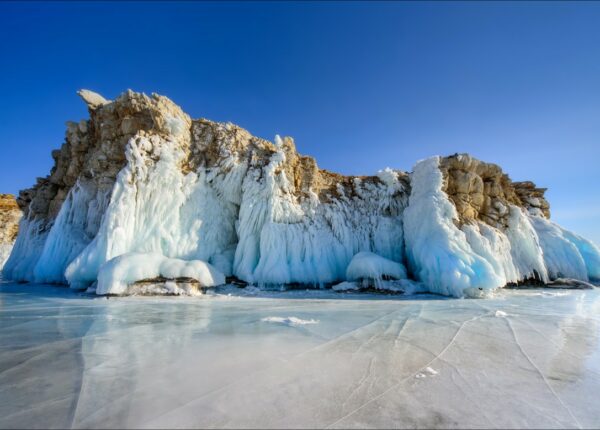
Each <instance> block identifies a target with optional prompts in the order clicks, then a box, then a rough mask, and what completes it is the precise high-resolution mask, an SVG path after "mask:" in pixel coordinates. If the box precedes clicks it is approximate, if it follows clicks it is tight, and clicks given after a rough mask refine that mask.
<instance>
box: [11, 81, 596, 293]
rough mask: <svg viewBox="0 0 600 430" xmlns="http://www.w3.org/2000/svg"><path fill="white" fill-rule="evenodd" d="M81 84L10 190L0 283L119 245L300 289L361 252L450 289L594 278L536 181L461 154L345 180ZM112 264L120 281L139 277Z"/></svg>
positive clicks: (75, 278) (94, 274)
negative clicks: (41, 173) (69, 113)
mask: <svg viewBox="0 0 600 430" xmlns="http://www.w3.org/2000/svg"><path fill="white" fill-rule="evenodd" d="M79 94H80V96H81V97H82V99H83V100H84V102H85V103H86V105H87V106H88V110H89V119H87V120H82V121H79V122H68V123H67V132H66V138H65V142H64V143H63V145H62V146H61V148H60V149H58V150H55V151H53V152H52V156H53V158H54V160H55V165H54V167H53V168H52V170H51V172H50V174H49V175H48V176H47V177H45V178H39V179H38V180H37V183H36V184H35V185H34V186H33V187H32V188H30V189H27V190H24V191H22V192H21V193H20V195H19V197H18V199H17V203H18V206H19V207H20V208H21V209H22V211H23V213H24V214H25V216H24V218H23V220H22V221H21V224H20V231H19V235H18V239H17V242H16V244H15V247H14V250H13V252H12V254H11V257H10V259H9V260H8V261H7V263H6V266H5V270H4V273H5V276H7V277H9V278H11V279H15V280H27V281H36V282H56V283H69V284H70V285H71V287H74V288H87V287H89V286H91V285H93V284H94V283H95V282H96V280H97V279H98V277H99V274H100V273H105V272H103V270H105V269H106V267H107V265H108V263H109V262H110V261H115V260H114V259H116V258H117V257H119V256H121V255H123V254H127V253H135V254H136V255H138V256H139V255H141V257H139V260H138V261H140V262H142V263H140V264H143V261H144V258H146V256H149V255H154V256H156V255H159V256H164V257H168V258H169V259H174V260H177V261H184V262H186V261H187V262H190V261H197V260H198V261H201V262H203V264H204V263H208V264H209V265H210V267H211V270H213V269H214V270H216V271H219V272H220V273H222V274H223V275H225V276H228V277H233V278H230V279H235V278H237V279H238V280H241V281H244V282H246V283H252V284H259V285H273V284H276V285H279V284H292V285H296V284H298V285H312V286H328V285H332V284H333V283H336V282H340V281H346V280H347V270H346V269H347V267H348V265H349V263H350V262H351V260H352V259H353V257H354V256H356V255H357V254H359V253H372V254H375V255H376V256H379V257H382V258H383V259H384V260H386V261H391V262H393V263H394V264H397V265H398V273H406V276H407V277H408V278H409V279H412V280H415V281H418V282H419V283H422V284H423V285H424V288H426V289H427V290H428V291H431V292H435V293H440V294H447V295H454V296H462V295H465V294H468V292H469V291H475V292H477V291H479V289H480V288H496V287H501V286H504V285H506V284H508V283H517V282H521V281H523V280H525V279H529V278H536V279H539V280H540V281H542V282H549V281H550V279H555V278H559V277H568V278H574V279H580V280H582V281H589V280H591V279H600V250H598V248H597V247H595V245H593V244H592V243H591V242H589V241H586V240H585V239H583V238H581V237H579V236H577V235H575V234H573V233H571V232H568V231H566V230H564V229H562V228H561V227H559V226H557V225H556V224H554V223H552V222H551V221H550V220H549V216H550V211H549V204H548V202H547V201H546V200H545V198H544V191H545V190H544V189H543V188H537V187H536V186H535V185H534V184H533V183H532V182H512V181H511V180H510V178H509V177H508V176H507V175H506V174H505V173H503V172H502V169H501V168H500V167H499V166H497V165H495V164H491V163H485V162H482V161H479V160H477V159H475V158H473V157H471V156H469V155H468V154H461V155H458V154H456V155H454V156H450V157H432V158H430V159H427V160H423V161H421V162H419V163H417V164H416V165H415V168H414V169H413V172H410V173H408V172H402V171H400V170H395V169H390V168H386V169H384V170H381V171H379V172H378V173H377V174H376V175H373V176H347V175H341V174H338V173H334V172H330V171H327V170H324V169H321V168H319V166H318V165H317V162H316V161H315V159H314V158H312V157H309V156H304V155H300V154H299V153H298V152H297V150H296V146H295V143H294V141H293V139H292V138H290V137H284V138H280V137H279V136H276V137H275V139H274V140H273V141H272V142H271V141H268V140H265V139H262V138H259V137H256V136H253V135H252V134H251V133H249V132H248V131H247V130H244V129H243V128H241V127H238V126H236V125H234V124H231V123H219V122H214V121H210V120H208V119H203V118H200V119H197V120H192V119H191V118H190V117H189V116H188V115H187V114H186V113H184V112H183V111H182V110H181V109H180V108H179V107H178V106H177V105H175V104H174V103H173V102H172V101H171V100H169V99H168V98H166V97H163V96H159V95H156V94H152V95H151V96H147V95H145V94H140V93H135V92H133V91H127V92H125V93H123V94H122V95H120V96H119V97H117V98H116V99H114V100H112V101H109V100H107V99H105V98H104V97H102V96H100V95H98V94H96V93H93V92H91V91H87V90H82V91H80V93H79ZM136 264H137V263H136ZM178 264H179V263H178ZM401 268H402V270H400V269H401ZM404 268H406V270H404ZM215 273H216V272H215ZM105 275H106V273H105ZM122 275H127V276H126V279H127V280H128V282H129V281H132V282H133V283H132V284H131V285H130V287H131V288H134V287H133V286H134V285H136V284H135V281H141V280H142V279H135V273H126V274H122ZM106 276H108V275H106ZM165 276H166V275H165ZM178 276H187V275H178ZM166 278H169V276H166ZM103 279H104V278H103ZM219 279H225V277H224V276H222V277H221V278H219ZM117 283H118V282H115V285H116V284H117ZM106 285H113V284H112V283H111V282H108V283H107V284H106ZM119 285H121V287H122V286H123V285H122V283H121V284H119ZM153 285H154V284H153ZM419 285H421V284H419ZM121 287H120V288H121ZM159 287H160V286H159ZM163 287H164V288H163ZM163 287H160V288H154V286H153V287H152V288H150V290H152V291H154V290H156V291H159V290H160V291H162V290H165V291H167V290H169V288H168V287H167V286H163ZM123 288H124V289H125V290H126V291H127V287H123ZM135 288H137V287H135ZM108 289H109V290H110V287H108ZM169 291H170V290H169ZM105 293H111V291H106V292H105ZM120 293H121V292H119V293H118V294H120Z"/></svg>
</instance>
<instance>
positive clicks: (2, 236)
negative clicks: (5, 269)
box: [0, 194, 23, 269]
mask: <svg viewBox="0 0 600 430" xmlns="http://www.w3.org/2000/svg"><path fill="white" fill-rule="evenodd" d="M22 215H23V213H22V212H21V209H19V206H18V205H17V201H16V200H15V196H13V195H12V194H0V269H2V266H4V262H5V261H6V259H7V258H8V256H9V254H10V251H11V250H12V247H13V244H14V243H15V240H16V239H17V233H18V232H19V220H20V219H21V216H22Z"/></svg>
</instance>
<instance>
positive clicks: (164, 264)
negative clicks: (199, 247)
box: [96, 252, 225, 294]
mask: <svg viewBox="0 0 600 430" xmlns="http://www.w3.org/2000/svg"><path fill="white" fill-rule="evenodd" d="M157 277H164V278H167V279H176V278H192V279H195V280H197V281H198V282H199V283H200V285H201V286H203V287H213V286H216V285H222V284H224V283H225V275H223V274H222V273H221V272H219V271H218V270H217V269H216V268H214V267H213V266H211V265H210V264H208V263H205V262H203V261H200V260H190V261H184V260H179V259H176V258H168V257H165V256H163V255H161V254H157V253H146V254H144V253H136V252H132V253H127V254H123V255H120V256H118V257H115V258H113V259H112V260H110V261H108V262H107V263H105V264H103V265H102V267H101V268H100V273H99V274H98V286H97V288H96V294H125V293H127V288H128V286H129V285H131V284H133V283H134V282H136V281H140V280H143V279H152V278H157Z"/></svg>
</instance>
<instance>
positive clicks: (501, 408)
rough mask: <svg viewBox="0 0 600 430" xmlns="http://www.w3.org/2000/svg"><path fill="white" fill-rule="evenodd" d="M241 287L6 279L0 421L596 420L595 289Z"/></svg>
mask: <svg viewBox="0 0 600 430" xmlns="http://www.w3.org/2000/svg"><path fill="white" fill-rule="evenodd" d="M243 291H244V290H240V289H237V288H235V287H225V288H220V289H218V290H217V294H214V293H213V294H211V295H206V296H202V297H123V298H120V297H119V298H113V297H111V298H110V299H108V300H107V299H106V298H103V297H97V296H91V295H85V294H83V293H80V292H75V291H73V290H70V289H68V288H60V287H53V286H46V285H44V286H40V285H30V284H23V285H17V284H9V283H2V284H0V310H1V312H0V339H1V342H0V427H2V428H7V427H34V426H37V427H39V426H44V427H123V426H124V427H173V426H179V427H328V426H330V427H414V426H418V427H512V428H514V427H538V428H539V427H544V428H551V427H554V428H556V427H560V428H564V427H598V426H599V425H600V410H599V409H598V408H597V405H596V402H595V393H597V392H598V390H599V389H600V347H599V344H598V341H599V338H600V312H598V311H599V310H600V291H599V290H597V289H594V290H583V291H581V290H537V289H531V290H502V291H500V292H499V293H498V294H497V295H496V296H495V297H494V298H491V299H486V300H472V299H471V300H469V299H465V300H456V299H446V298H444V297H440V296H433V295H416V296H396V295H382V294H366V293H343V294H340V293H335V292H333V291H319V290H316V291H315V290H310V291H300V290H293V291H287V292H264V291H261V292H255V294H252V295H251V294H247V295H243V294H240V293H242V292H243ZM250 291H251V290H248V291H247V292H250ZM229 294H231V295H229Z"/></svg>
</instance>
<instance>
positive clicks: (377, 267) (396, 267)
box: [346, 251, 406, 283]
mask: <svg viewBox="0 0 600 430" xmlns="http://www.w3.org/2000/svg"><path fill="white" fill-rule="evenodd" d="M404 278H406V269H405V268H404V265H403V264H402V263H399V262H397V261H392V260H389V259H387V258H384V257H381V256H379V255H377V254H374V253H372V252H365V251H363V252H359V253H358V254H356V255H355V256H354V257H352V260H350V264H348V267H347V268H346V279H347V280H348V281H371V282H373V283H378V282H380V281H382V280H385V279H404Z"/></svg>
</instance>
